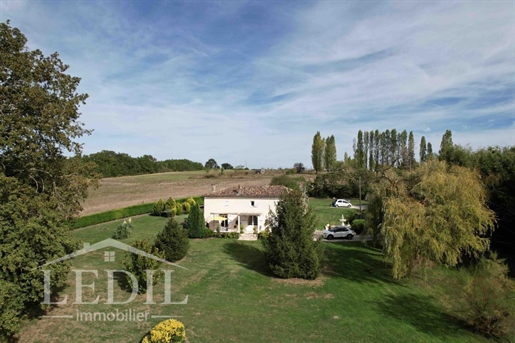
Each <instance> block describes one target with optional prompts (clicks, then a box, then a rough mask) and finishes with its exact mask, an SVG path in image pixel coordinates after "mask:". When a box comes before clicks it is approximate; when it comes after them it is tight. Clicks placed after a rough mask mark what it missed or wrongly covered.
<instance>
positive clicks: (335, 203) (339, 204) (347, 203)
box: [331, 199, 352, 208]
mask: <svg viewBox="0 0 515 343" xmlns="http://www.w3.org/2000/svg"><path fill="white" fill-rule="evenodd" d="M331 206H333V207H347V208H351V207H352V204H351V203H350V201H349V200H345V199H337V200H335V201H333V203H332V204H331Z"/></svg>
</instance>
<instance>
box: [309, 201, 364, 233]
mask: <svg viewBox="0 0 515 343" xmlns="http://www.w3.org/2000/svg"><path fill="white" fill-rule="evenodd" d="M349 200H350V201H351V203H352V204H353V205H358V201H359V200H356V199H349ZM331 203H332V199H330V198H327V199H317V198H310V199H309V205H310V206H311V207H312V208H313V209H314V211H315V212H316V214H317V215H318V226H317V229H319V230H321V229H323V227H324V226H325V225H326V224H329V225H336V224H341V222H340V221H339V219H340V218H341V217H342V214H343V215H344V216H345V218H348V217H349V214H351V213H355V212H357V210H355V209H350V208H342V207H331ZM362 203H363V204H364V203H365V202H362ZM349 224H350V223H349Z"/></svg>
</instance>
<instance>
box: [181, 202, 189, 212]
mask: <svg viewBox="0 0 515 343" xmlns="http://www.w3.org/2000/svg"><path fill="white" fill-rule="evenodd" d="M190 209H191V205H190V203H189V202H186V201H185V202H183V203H182V213H184V214H188V213H190Z"/></svg>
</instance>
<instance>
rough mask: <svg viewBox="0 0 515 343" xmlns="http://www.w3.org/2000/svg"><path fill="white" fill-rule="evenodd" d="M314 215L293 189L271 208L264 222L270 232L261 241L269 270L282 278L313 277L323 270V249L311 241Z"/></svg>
mask: <svg viewBox="0 0 515 343" xmlns="http://www.w3.org/2000/svg"><path fill="white" fill-rule="evenodd" d="M316 224H317V219H316V215H315V214H314V213H313V211H312V210H311V209H310V208H309V207H308V205H307V203H306V198H305V196H304V194H303V193H302V192H299V191H295V190H292V191H290V192H288V193H286V194H284V195H283V196H282V197H281V199H280V200H279V202H278V204H277V213H274V212H272V211H270V213H269V218H268V219H267V223H266V225H267V226H268V227H270V229H271V233H270V234H269V235H268V237H267V238H266V239H263V240H262V243H263V247H264V248H265V254H266V256H267V260H268V263H269V266H270V269H271V270H272V272H273V273H274V274H275V275H277V276H279V277H281V278H303V279H315V278H316V277H317V276H318V275H319V274H320V271H321V270H322V259H323V254H324V249H323V246H322V244H321V242H320V241H313V233H314V231H315V226H316Z"/></svg>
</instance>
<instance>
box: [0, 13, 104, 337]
mask: <svg viewBox="0 0 515 343" xmlns="http://www.w3.org/2000/svg"><path fill="white" fill-rule="evenodd" d="M26 43H27V39H26V38H25V36H24V35H23V34H22V33H21V32H20V31H19V30H18V29H16V28H12V27H11V26H10V25H9V21H7V22H6V23H0V65H1V66H2V67H1V68H0V113H1V115H0V161H1V163H0V185H1V187H0V280H1V282H2V286H6V287H8V288H9V289H16V292H12V293H11V294H10V296H12V298H11V299H9V300H5V298H4V300H2V301H6V307H5V308H4V307H3V306H2V307H1V308H0V318H2V320H5V319H6V318H9V317H13V316H16V317H19V316H21V315H22V314H23V312H25V313H27V311H28V310H29V309H34V305H36V307H35V308H37V306H41V300H42V297H43V294H44V292H43V278H42V273H41V269H38V266H40V265H42V264H44V263H45V262H48V261H51V260H54V259H56V258H59V257H61V256H64V255H66V254H68V253H71V252H73V251H74V250H75V249H76V248H77V243H76V241H75V240H74V239H73V238H72V237H71V235H70V232H69V229H68V227H69V224H70V222H71V220H73V219H74V218H75V217H76V216H77V215H78V213H79V212H80V211H81V210H82V207H81V203H82V202H83V201H84V199H85V198H86V196H87V191H88V187H90V186H94V185H95V184H96V183H95V180H94V179H95V178H96V175H95V173H94V171H93V167H94V166H93V165H91V164H89V163H82V162H81V160H80V157H79V156H80V154H81V153H82V147H81V144H80V143H78V142H76V141H75V140H76V139H79V138H80V137H82V136H84V135H88V134H90V131H88V130H86V129H84V127H83V123H81V122H80V121H79V117H80V112H79V107H80V105H82V104H84V103H85V101H86V99H87V97H88V96H87V94H80V93H78V91H77V87H78V86H79V83H80V78H78V77H72V76H70V75H68V74H66V71H67V69H68V66H67V65H65V64H64V63H63V62H62V61H61V60H60V59H59V55H58V54H57V53H53V54H51V55H50V56H48V57H45V56H44V55H43V53H42V52H41V51H40V50H33V51H31V50H29V49H28V48H27V47H26ZM66 155H69V156H71V157H66ZM68 266H69V264H68V263H56V264H52V265H50V266H48V268H46V269H50V270H51V272H52V278H51V289H52V290H53V291H55V290H56V289H58V288H59V287H61V286H63V285H64V283H65V282H66V279H67V275H68V271H69V267H68ZM4 295H5V294H4ZM54 295H55V294H54ZM2 298H3V296H2ZM16 312H17V313H16ZM16 325H17V324H16V322H14V323H13V324H12V325H11V324H8V325H7V326H6V327H2V329H0V330H1V331H2V335H7V334H10V333H13V332H14V331H15V330H16Z"/></svg>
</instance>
